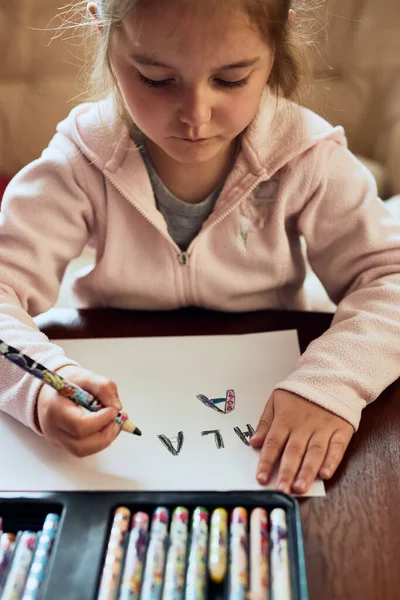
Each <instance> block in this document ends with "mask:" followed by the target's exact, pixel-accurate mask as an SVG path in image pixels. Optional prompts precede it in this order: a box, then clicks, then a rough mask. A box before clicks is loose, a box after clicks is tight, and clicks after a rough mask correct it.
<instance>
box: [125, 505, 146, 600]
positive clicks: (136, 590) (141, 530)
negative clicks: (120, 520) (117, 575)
mask: <svg viewBox="0 0 400 600" xmlns="http://www.w3.org/2000/svg"><path fill="white" fill-rule="evenodd" d="M148 529H149V516H148V515H147V514H146V513H144V512H137V513H135V514H134V515H133V518H132V529H131V532H130V534H129V540H128V548H127V551H126V559H125V566H124V570H123V573H122V582H121V588H120V591H119V596H118V600H139V597H140V588H141V585H142V575H143V565H144V561H145V557H146V548H147V540H148V536H149V532H148Z"/></svg>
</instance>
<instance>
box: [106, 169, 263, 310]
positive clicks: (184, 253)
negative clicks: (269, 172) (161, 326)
mask: <svg viewBox="0 0 400 600" xmlns="http://www.w3.org/2000/svg"><path fill="white" fill-rule="evenodd" d="M105 176H106V178H107V179H108V181H109V182H110V183H111V184H112V185H113V187H114V188H115V189H116V190H117V191H118V192H119V193H120V194H121V196H122V197H123V198H125V200H127V201H128V202H129V204H131V205H132V206H134V207H135V209H136V210H137V211H138V212H139V213H140V214H141V215H142V217H144V218H145V219H146V221H147V222H148V223H150V225H152V226H153V227H154V228H155V229H156V230H157V231H158V232H159V233H160V234H161V235H162V236H163V238H164V239H166V240H167V241H168V242H169V243H170V244H172V246H173V247H174V248H175V249H176V251H177V258H178V262H179V264H180V265H182V266H187V265H188V264H189V259H190V256H191V253H192V251H193V246H194V244H195V243H196V240H198V238H199V237H200V236H201V234H202V233H204V231H208V230H209V229H212V228H213V227H215V226H216V225H218V224H219V223H221V221H223V220H224V219H225V218H226V217H228V216H229V215H230V214H231V213H232V212H233V211H234V210H236V208H237V207H238V206H239V205H240V204H241V203H242V202H243V201H244V200H246V198H247V197H248V196H250V194H251V192H252V191H253V190H254V189H255V188H256V187H257V186H258V185H259V184H260V183H261V182H262V181H263V180H264V179H265V175H262V176H260V177H258V178H257V179H256V181H255V182H254V183H253V185H252V186H251V187H250V188H249V189H248V190H247V192H246V193H245V194H243V196H241V197H240V198H239V200H237V201H236V202H235V203H234V204H232V205H231V206H230V207H229V209H228V210H226V211H225V212H224V213H222V215H220V217H218V219H217V220H216V221H214V222H213V223H211V225H209V226H208V227H206V229H204V230H202V231H200V232H199V233H198V234H197V236H196V237H195V238H194V239H193V240H192V241H191V242H190V244H189V246H188V247H187V249H186V250H181V249H180V248H179V246H178V244H176V243H175V242H174V240H173V239H172V238H171V237H170V236H169V235H167V234H165V232H164V231H162V230H161V229H160V228H159V227H158V226H157V225H156V224H155V223H154V221H152V220H151V219H150V218H149V217H148V216H147V214H146V213H145V212H144V211H143V210H142V209H141V208H140V207H139V206H138V205H137V204H136V203H135V202H133V201H132V200H131V199H130V198H129V196H128V195H127V194H125V192H124V191H123V190H121V188H120V187H119V186H118V184H116V183H115V181H114V180H113V179H112V178H111V177H110V176H109V175H108V174H107V173H105ZM184 287H185V296H186V298H188V297H189V294H188V293H187V289H186V288H187V285H186V282H185V281H184Z"/></svg>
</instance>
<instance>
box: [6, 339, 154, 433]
mask: <svg viewBox="0 0 400 600" xmlns="http://www.w3.org/2000/svg"><path fill="white" fill-rule="evenodd" d="M0 354H2V355H3V356H4V358H6V359H7V360H9V361H10V362H12V363H14V364H15V365H17V366H18V367H20V368H21V369H23V370H24V371H26V372H27V373H29V374H30V375H33V377H36V378H37V379H40V380H41V381H43V383H47V384H48V385H50V386H51V387H52V388H53V389H55V390H56V391H57V392H58V393H59V394H61V396H64V397H65V398H69V399H70V400H72V401H73V402H75V404H78V406H83V408H86V409H87V410H89V411H90V412H97V411H99V410H101V409H102V408H105V406H104V405H103V404H102V403H101V402H99V400H97V399H96V398H95V397H94V396H92V395H91V394H89V392H86V391H85V390H83V389H82V388H80V387H78V386H77V385H75V384H73V383H68V382H67V381H66V380H65V379H64V378H63V377H61V375H59V374H58V373H55V372H54V371H50V369H46V367H44V366H43V365H41V364H40V363H38V362H36V361H35V360H33V359H32V358H30V357H29V356H27V355H26V354H23V353H22V352H20V351H19V350H17V349H16V348H13V346H9V345H8V344H6V343H5V342H3V341H2V340H0ZM115 422H116V423H118V425H121V429H122V431H126V432H128V433H134V434H135V435H142V432H141V431H140V429H139V428H138V427H136V425H134V424H133V423H132V421H130V420H129V417H128V415H127V414H126V413H125V412H119V413H118V415H117V416H116V417H115Z"/></svg>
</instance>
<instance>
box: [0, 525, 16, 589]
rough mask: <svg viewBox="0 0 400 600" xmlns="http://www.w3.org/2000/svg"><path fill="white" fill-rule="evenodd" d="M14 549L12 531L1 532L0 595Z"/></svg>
mask: <svg viewBox="0 0 400 600" xmlns="http://www.w3.org/2000/svg"><path fill="white" fill-rule="evenodd" d="M14 550H15V535H14V533H3V534H2V536H1V538H0V597H1V592H2V589H3V587H4V584H5V582H6V578H7V572H8V568H9V566H10V564H11V559H12V556H13V553H14Z"/></svg>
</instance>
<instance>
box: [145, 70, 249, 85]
mask: <svg viewBox="0 0 400 600" xmlns="http://www.w3.org/2000/svg"><path fill="white" fill-rule="evenodd" d="M136 75H137V77H138V78H139V80H140V81H141V82H142V83H143V84H144V85H147V86H148V87H151V88H164V87H167V86H168V85H169V83H170V81H171V80H170V79H162V80H161V81H154V79H149V78H148V77H145V76H144V75H143V74H142V73H140V71H136ZM249 79H250V75H248V76H247V77H244V78H243V79H239V80H238V81H224V80H223V79H216V80H215V81H216V82H218V85H219V86H221V87H222V88H226V89H230V90H235V89H237V88H241V87H244V86H245V85H247V84H248V82H249Z"/></svg>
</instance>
